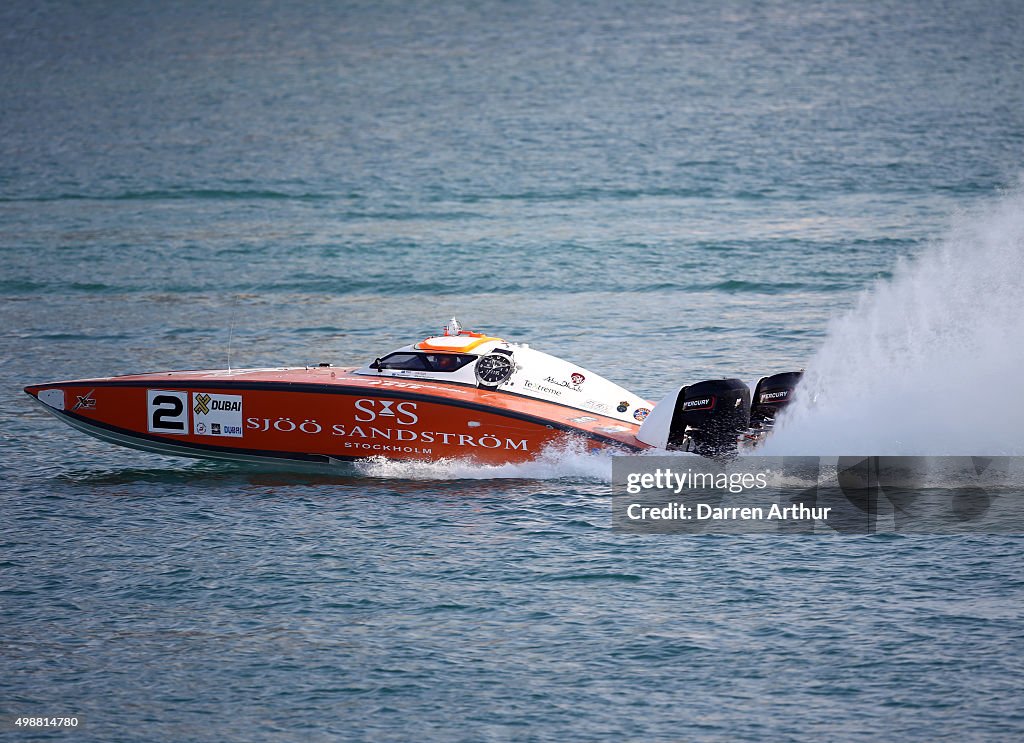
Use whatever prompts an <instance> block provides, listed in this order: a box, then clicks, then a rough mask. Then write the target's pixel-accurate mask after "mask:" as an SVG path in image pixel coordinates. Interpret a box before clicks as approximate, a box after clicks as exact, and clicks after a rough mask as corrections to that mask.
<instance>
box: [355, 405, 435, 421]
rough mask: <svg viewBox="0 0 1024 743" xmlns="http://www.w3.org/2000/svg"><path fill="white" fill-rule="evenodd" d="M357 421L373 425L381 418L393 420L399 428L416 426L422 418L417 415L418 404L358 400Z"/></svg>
mask: <svg viewBox="0 0 1024 743" xmlns="http://www.w3.org/2000/svg"><path fill="white" fill-rule="evenodd" d="M355 405H356V410H357V411H358V412H357V413H356V416H355V418H356V420H357V421H359V422H360V423H371V422H373V421H375V420H377V419H379V418H393V419H394V422H395V423H396V424H398V425H399V426H415V425H416V424H417V423H419V420H420V417H419V415H417V414H416V403H414V402H399V403H396V402H395V401H394V400H356V403H355Z"/></svg>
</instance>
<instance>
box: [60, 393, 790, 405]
mask: <svg viewBox="0 0 1024 743" xmlns="http://www.w3.org/2000/svg"><path fill="white" fill-rule="evenodd" d="M788 396H789V390H782V391H781V392H764V393H762V394H761V402H774V401H777V400H785V399H786V397H788ZM79 399H81V398H79Z"/></svg>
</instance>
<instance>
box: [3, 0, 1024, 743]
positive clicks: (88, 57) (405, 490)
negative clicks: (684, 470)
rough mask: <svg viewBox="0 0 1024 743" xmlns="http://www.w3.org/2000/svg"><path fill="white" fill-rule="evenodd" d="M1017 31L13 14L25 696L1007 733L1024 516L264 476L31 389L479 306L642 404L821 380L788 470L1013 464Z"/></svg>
mask: <svg viewBox="0 0 1024 743" xmlns="http://www.w3.org/2000/svg"><path fill="white" fill-rule="evenodd" d="M1021 38H1024V13H1022V12H1021V10H1020V8H1019V7H1018V5H1017V4H1016V3H1014V2H1009V1H1007V2H998V1H996V2H964V3H955V4H946V3H939V2H926V1H925V0H917V1H914V2H888V1H883V2H877V3H841V4H839V3H826V2H814V1H813V0H810V1H809V2H800V3H796V2H747V1H746V0H738V1H737V2H727V3H717V2H692V3H670V2H640V3H632V4H621V3H612V2H604V1H603V0H599V1H598V2H593V3H570V4H566V3H553V2H544V1H543V0H539V1H537V2H526V3H514V4H507V3H499V2H491V1H490V0H485V1H484V2H479V3H469V2H466V3H462V2H451V3H435V4H408V3H393V2H385V3H347V2H346V3H335V4H314V3H301V4H296V3H287V4H261V3H255V4H218V5H216V6H215V7H205V6H200V5H189V6H182V5H180V4H155V5H154V4H142V5H115V6H111V5H105V6H104V5H96V4H89V3H86V4H75V3H69V2H53V3H47V4H31V3H26V2H15V3H9V4H7V5H5V6H4V7H3V8H0V40H2V43H0V266H2V271H0V308H2V319H3V322H2V324H0V351H2V353H0V380H2V382H3V386H4V390H5V394H4V395H3V396H2V397H0V421H2V431H0V447H2V457H0V474H2V476H3V483H4V487H3V491H2V492H3V495H2V497H3V507H4V508H3V520H2V525H0V643H2V650H0V714H2V715H3V716H4V724H7V721H9V720H10V719H11V718H12V716H14V715H21V714H27V715H42V714H46V715H56V714H62V715H66V714H75V715H79V716H80V717H81V719H82V725H81V727H80V729H79V730H77V731H75V732H74V733H73V734H72V735H70V736H69V737H76V738H77V739H80V740H97V741H133V740H166V741H183V740H282V739H294V738H298V737H301V738H303V739H309V740H339V739H340V740H373V741H381V740H394V741H408V740H445V741H447V740H537V741H542V740H553V739H572V740H598V739H607V738H611V737H614V738H620V739H632V740H708V741H737V740H747V741H761V740H812V739H813V740H819V739H833V740H847V739H856V738H871V739H895V738H899V739H911V740H913V739H916V740H935V739H949V740H1012V739H1016V738H1019V737H1020V736H1021V734H1022V733H1024V717H1022V714H1021V712H1020V710H1021V704H1020V689H1021V686H1022V683H1024V678H1022V650H1021V648H1022V642H1024V620H1022V609H1021V606H1022V603H1021V602H1022V599H1024V582H1022V578H1021V568H1020V554H1021V548H1022V546H1024V542H1022V540H1021V539H1020V538H1017V537H1012V536H998V537H997V536H986V535H975V536H970V535H967V536H959V537H938V536H933V537H930V536H903V535H898V534H888V535H885V534H880V535H874V536H859V537H854V536H843V537H838V536H836V537H786V538H782V537H779V538H756V537H726V536H683V535H665V536H643V535H627V534H621V533H617V532H613V531H612V530H611V528H610V527H611V511H610V497H609V496H610V486H609V477H610V470H611V467H610V460H609V458H608V457H606V456H596V457H595V456H592V455H587V454H586V453H584V452H581V451H577V450H575V449H572V448H568V449H566V450H562V451H555V452H550V453H548V454H547V455H546V456H545V457H544V458H542V459H541V460H540V461H538V462H534V463H530V464H526V465H516V466H506V467H481V466H477V465H473V464H472V463H469V462H449V463H444V464H441V465H436V464H435V465H425V464H395V463H388V462H385V461H376V460H370V461H367V462H364V463H360V464H358V465H354V466H352V467H348V468H345V469H344V470H340V471H339V472H338V473H337V475H336V476H322V477H321V476H315V477H314V476H296V475H289V474H285V473H273V472H259V471H253V470H247V469H236V468H232V467H228V466H225V465H220V464H213V463H203V462H191V461H188V460H176V459H166V458H161V457H158V456H155V455H150V454H146V453H143V452H137V451H132V450H128V449H118V448H115V447H112V446H110V445H108V444H105V443H103V442H100V441H97V440H93V439H89V438H86V437H84V436H82V435H80V434H78V433H77V432H75V431H73V430H71V429H69V428H67V427H65V426H62V425H60V424H59V423H57V422H56V421H53V420H52V419H50V418H49V417H47V416H46V415H45V413H44V412H43V411H42V410H41V409H39V408H38V407H37V406H34V405H32V404H31V401H30V400H29V399H28V397H27V396H25V395H24V394H23V393H22V392H21V388H22V387H23V386H24V385H26V384H29V383H33V382H41V381H48V380H57V379H69V378H81V377H89V376H106V375H111V374H119V373H128V372H139V371H153V370H163V369H172V368H223V367H226V366H233V367H245V366H277V365H282V364H303V363H316V362H332V363H335V364H339V365H345V364H362V363H365V362H366V361H367V360H370V359H373V358H375V357H376V356H378V355H380V354H381V353H383V352H387V351H389V350H392V349H393V348H396V347H398V346H400V345H403V344H405V343H407V342H410V341H411V340H415V339H419V338H421V337H423V336H425V335H427V334H429V333H435V332H437V331H439V330H440V328H441V327H442V326H443V324H444V323H445V322H447V321H448V320H449V318H451V317H452V316H456V317H458V318H459V319H460V320H461V321H462V322H463V324H464V325H465V326H466V327H469V328H473V329H476V330H485V331H488V332H490V333H492V334H495V335H500V336H503V337H506V338H509V339H514V340H519V341H523V342H528V343H531V344H532V345H533V346H534V347H536V348H539V349H541V350H544V351H548V352H551V353H554V354H556V355H559V356H563V357H565V358H568V359H571V360H573V361H576V362H578V363H579V364H581V365H582V366H584V367H586V368H590V369H593V370H594V371H595V372H598V373H601V374H602V375H604V376H606V377H608V378H609V379H612V380H614V381H616V382H618V383H620V384H623V385H624V386H626V387H627V388H629V389H632V390H634V391H635V392H637V393H638V394H641V395H644V396H646V397H648V398H649V399H652V400H657V399H659V398H660V397H661V395H663V394H665V393H666V392H667V391H668V390H669V389H670V388H671V387H672V386H673V385H678V384H685V383H688V382H693V381H697V380H700V379H705V378H711V377H722V376H726V377H740V378H742V379H744V380H747V381H748V382H751V383H752V382H754V381H756V379H757V378H758V377H759V376H762V375H764V374H769V373H774V372H777V371H785V370H791V369H800V368H804V369H806V370H807V379H808V385H807V386H806V390H807V391H808V394H806V395H803V396H802V398H801V402H799V403H798V405H797V408H796V409H795V410H794V411H793V415H792V416H791V418H790V420H788V421H786V422H784V424H783V425H782V427H781V430H780V431H779V435H778V437H777V438H776V440H775V441H774V442H773V443H772V444H771V446H772V447H775V450H774V451H775V453H780V454H804V453H832V454H866V453H871V454H883V453H895V454H906V453H932V454H937V453H958V454H960V453H969V454H1006V453H1013V454H1021V453H1024V446H1022V435H1021V429H1020V428H1019V425H1018V422H1019V420H1020V413H1021V412H1024V404H1022V393H1021V386H1020V384H1019V381H1018V380H1017V374H1018V370H1019V369H1020V367H1021V363H1020V362H1021V361H1022V356H1021V348H1024V345H1022V343H1021V341H1022V336H1021V330H1020V328H1021V327H1022V323H1021V320H1022V319H1024V312H1022V310H1024V305H1022V301H1021V292H1020V291H1019V286H1020V279H1021V271H1022V266H1024V251H1022V236H1024V226H1022V220H1021V214H1022V211H1024V196H1022V195H1021V194H1022V191H1021V187H1020V185H1019V183H1020V178H1021V170H1022V168H1021V163H1022V162H1024V158H1022V154H1024V134H1022V133H1024V45H1022V44H1021V41H1020V39H1021ZM11 730H12V728H10V727H8V728H6V732H0V736H4V735H7V736H12V737H13V738H18V739H21V738H31V737H33V734H31V733H26V732H25V731H24V730H22V731H21V732H11ZM35 737H39V738H43V737H45V734H40V735H36V736H35Z"/></svg>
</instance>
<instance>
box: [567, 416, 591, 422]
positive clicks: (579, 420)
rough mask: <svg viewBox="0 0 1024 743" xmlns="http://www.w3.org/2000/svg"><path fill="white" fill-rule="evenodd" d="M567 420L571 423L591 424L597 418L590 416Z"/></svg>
mask: <svg viewBox="0 0 1024 743" xmlns="http://www.w3.org/2000/svg"><path fill="white" fill-rule="evenodd" d="M569 420H570V421H572V422H573V423H593V422H594V421H596V420H597V418H595V417H594V416H592V415H581V416H579V417H578V418H570V419H569Z"/></svg>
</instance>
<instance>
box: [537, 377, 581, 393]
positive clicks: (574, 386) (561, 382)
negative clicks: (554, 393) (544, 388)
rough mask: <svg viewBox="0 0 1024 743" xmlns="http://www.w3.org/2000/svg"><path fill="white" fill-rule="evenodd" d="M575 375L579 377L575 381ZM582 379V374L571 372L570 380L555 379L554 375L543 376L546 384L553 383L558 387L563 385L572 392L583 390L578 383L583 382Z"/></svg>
mask: <svg viewBox="0 0 1024 743" xmlns="http://www.w3.org/2000/svg"><path fill="white" fill-rule="evenodd" d="M576 377H579V378H580V381H579V382H577V381H576ZM583 379H584V377H583V375H582V374H573V375H572V381H571V382H569V381H567V380H565V379H555V378H554V377H545V378H544V381H545V382H547V383H548V384H553V385H557V386H558V387H564V388H565V389H567V390H572V391H573V392H582V391H583V390H581V389H580V385H581V384H583Z"/></svg>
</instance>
